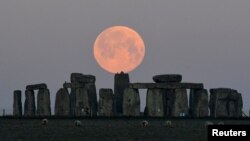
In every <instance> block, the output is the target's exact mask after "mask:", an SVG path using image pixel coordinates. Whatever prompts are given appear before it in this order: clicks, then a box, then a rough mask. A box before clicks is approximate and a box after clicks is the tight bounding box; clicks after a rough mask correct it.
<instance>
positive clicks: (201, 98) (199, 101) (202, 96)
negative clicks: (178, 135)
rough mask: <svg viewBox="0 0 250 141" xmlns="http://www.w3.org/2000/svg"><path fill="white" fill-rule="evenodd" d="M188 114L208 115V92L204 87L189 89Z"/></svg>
mask: <svg viewBox="0 0 250 141" xmlns="http://www.w3.org/2000/svg"><path fill="white" fill-rule="evenodd" d="M189 107H190V111H189V112H190V116H192V117H207V116H208V92H207V90H206V89H191V90H190V98H189Z"/></svg>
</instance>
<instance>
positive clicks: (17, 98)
mask: <svg viewBox="0 0 250 141" xmlns="http://www.w3.org/2000/svg"><path fill="white" fill-rule="evenodd" d="M13 97H14V103H13V116H17V117H20V116H22V113H23V112H22V111H23V110H22V91H20V90H15V91H14V96H13Z"/></svg>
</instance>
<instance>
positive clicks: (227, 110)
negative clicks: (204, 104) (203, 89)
mask: <svg viewBox="0 0 250 141" xmlns="http://www.w3.org/2000/svg"><path fill="white" fill-rule="evenodd" d="M210 93H211V94H210V101H209V108H210V114H211V116H212V117H241V115H242V106H243V103H242V96H241V94H239V93H238V92H237V91H236V90H233V89H229V88H216V89H210Z"/></svg>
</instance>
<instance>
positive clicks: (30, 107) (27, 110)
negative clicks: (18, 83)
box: [24, 90, 36, 117]
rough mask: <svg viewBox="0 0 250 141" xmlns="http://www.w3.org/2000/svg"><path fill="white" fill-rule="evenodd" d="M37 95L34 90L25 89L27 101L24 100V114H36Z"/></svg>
mask: <svg viewBox="0 0 250 141" xmlns="http://www.w3.org/2000/svg"><path fill="white" fill-rule="evenodd" d="M35 112H36V106H35V96H34V91H33V90H26V91H25V102H24V116H29V117H31V116H35Z"/></svg>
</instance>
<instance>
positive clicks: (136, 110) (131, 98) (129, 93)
mask: <svg viewBox="0 0 250 141" xmlns="http://www.w3.org/2000/svg"><path fill="white" fill-rule="evenodd" d="M123 115H124V116H140V95H139V91H138V89H131V88H126V89H125V90H124V94H123Z"/></svg>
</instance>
